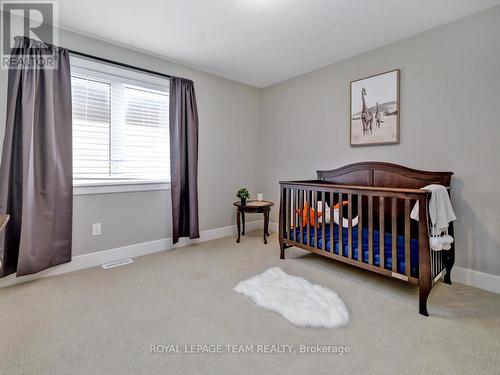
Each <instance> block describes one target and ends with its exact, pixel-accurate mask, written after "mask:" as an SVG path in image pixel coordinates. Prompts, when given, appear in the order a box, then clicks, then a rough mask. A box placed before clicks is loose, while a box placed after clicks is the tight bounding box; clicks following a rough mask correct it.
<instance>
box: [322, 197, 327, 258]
mask: <svg viewBox="0 0 500 375" xmlns="http://www.w3.org/2000/svg"><path fill="white" fill-rule="evenodd" d="M325 200H326V193H325V192H324V191H323V192H322V193H321V212H322V213H323V217H322V218H321V238H322V241H321V248H322V249H323V251H325V250H326V232H325V221H326V212H325Z"/></svg>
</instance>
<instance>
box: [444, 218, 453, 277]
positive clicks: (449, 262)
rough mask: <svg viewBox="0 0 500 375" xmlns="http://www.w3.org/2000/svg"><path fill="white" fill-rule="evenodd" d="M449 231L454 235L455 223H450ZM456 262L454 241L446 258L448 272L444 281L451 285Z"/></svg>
mask: <svg viewBox="0 0 500 375" xmlns="http://www.w3.org/2000/svg"><path fill="white" fill-rule="evenodd" d="M448 233H449V234H450V236H452V237H454V233H453V223H451V224H450V227H449V228H448ZM454 264H455V243H452V244H451V249H450V250H448V251H447V254H446V259H445V265H446V274H445V275H444V282H445V283H446V284H450V285H451V269H452V268H453V265H454Z"/></svg>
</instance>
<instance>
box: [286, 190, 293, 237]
mask: <svg viewBox="0 0 500 375" xmlns="http://www.w3.org/2000/svg"><path fill="white" fill-rule="evenodd" d="M291 191H292V190H291V189H285V235H286V238H288V239H289V238H290V203H291V202H290V193H291Z"/></svg>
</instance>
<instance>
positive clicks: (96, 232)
mask: <svg viewBox="0 0 500 375" xmlns="http://www.w3.org/2000/svg"><path fill="white" fill-rule="evenodd" d="M92 235H93V236H100V235H101V223H93V224H92Z"/></svg>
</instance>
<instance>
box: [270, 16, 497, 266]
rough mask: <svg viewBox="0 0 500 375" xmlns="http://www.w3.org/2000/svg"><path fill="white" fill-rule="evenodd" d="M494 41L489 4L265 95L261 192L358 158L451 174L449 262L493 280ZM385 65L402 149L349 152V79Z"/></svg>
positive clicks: (275, 195)
mask: <svg viewBox="0 0 500 375" xmlns="http://www.w3.org/2000/svg"><path fill="white" fill-rule="evenodd" d="M499 36H500V7H496V8H493V9H491V10H488V11H486V12H483V13H480V14H478V15H474V16H471V17H467V18H464V19H462V20H459V21H457V22H454V23H451V24H448V25H445V26H443V27H440V28H437V29H433V30H431V31H428V32H425V33H422V34H419V35H416V36H413V37H410V38H408V39H405V40H401V41H399V42H397V43H394V44H391V45H389V46H386V47H383V48H379V49H376V50H373V51H371V52H368V53H364V54H362V55H359V56H356V57H353V58H350V59H348V60H345V61H342V62H339V63H336V64H333V65H330V66H327V67H325V68H322V69H320V70H317V71H314V72H312V73H309V74H306V75H304V76H301V77H298V78H294V79H291V80H288V81H286V82H283V83H280V84H277V85H274V86H271V87H269V88H266V89H264V90H263V91H262V94H261V107H262V108H261V143H260V150H261V155H262V159H261V164H262V165H265V166H266V167H265V168H264V170H263V171H262V175H261V176H260V177H261V186H262V189H263V190H264V193H265V195H267V196H269V197H271V198H272V199H274V200H277V199H278V181H279V180H280V179H284V180H287V179H301V178H313V177H315V171H316V170H317V169H328V168H335V167H339V166H342V165H344V164H348V163H353V162H357V161H366V160H379V161H388V162H393V163H398V164H403V165H407V166H410V167H415V168H421V169H430V170H445V171H453V172H455V176H454V179H453V193H452V196H453V197H452V198H453V204H454V207H455V209H456V213H457V216H458V218H459V219H458V221H457V223H456V230H455V232H456V240H457V264H458V265H460V266H463V267H466V268H470V269H474V270H478V271H482V272H486V273H491V274H495V275H500V192H499V188H498V187H499V186H500V119H499V116H498V110H499V106H500V38H499ZM332 48H334V46H332ZM394 68H399V69H401V143H400V144H399V145H392V146H372V147H359V148H352V147H350V146H349V125H348V124H349V107H348V106H349V81H350V80H353V79H356V78H361V77H363V76H369V75H371V74H374V73H378V72H384V71H387V70H390V69H394ZM274 219H276V212H275V215H274Z"/></svg>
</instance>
